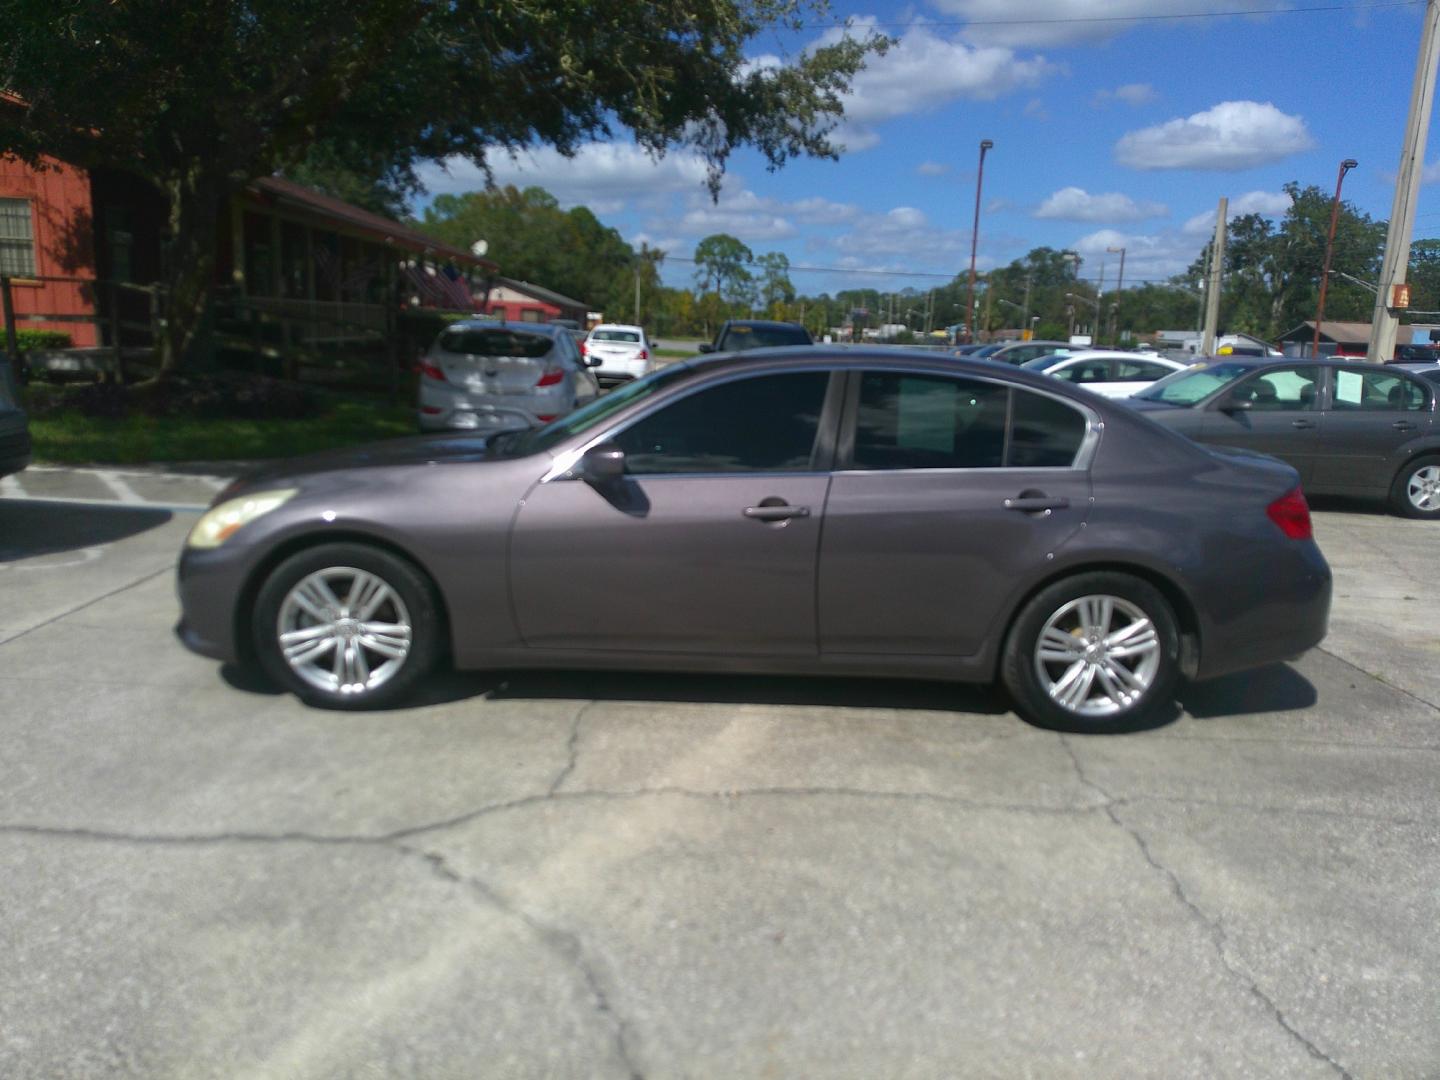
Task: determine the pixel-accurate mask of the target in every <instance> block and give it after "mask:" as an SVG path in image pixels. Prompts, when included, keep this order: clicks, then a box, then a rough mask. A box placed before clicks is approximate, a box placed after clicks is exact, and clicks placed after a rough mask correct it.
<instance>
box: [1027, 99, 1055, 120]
mask: <svg viewBox="0 0 1440 1080" xmlns="http://www.w3.org/2000/svg"><path fill="white" fill-rule="evenodd" d="M1020 111H1021V112H1022V113H1023V114H1024V115H1026V116H1028V117H1030V119H1031V120H1049V119H1050V113H1049V111H1048V110H1047V109H1046V108H1045V102H1043V101H1041V100H1040V99H1039V98H1031V99H1030V100H1029V101H1027V102H1026V103H1025V108H1023V109H1021V110H1020Z"/></svg>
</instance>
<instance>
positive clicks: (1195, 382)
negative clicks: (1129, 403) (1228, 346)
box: [1131, 364, 1255, 405]
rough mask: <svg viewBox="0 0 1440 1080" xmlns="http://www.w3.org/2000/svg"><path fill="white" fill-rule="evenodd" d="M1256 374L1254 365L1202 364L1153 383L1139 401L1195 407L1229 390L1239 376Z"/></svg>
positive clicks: (1140, 396) (1138, 395)
mask: <svg viewBox="0 0 1440 1080" xmlns="http://www.w3.org/2000/svg"><path fill="white" fill-rule="evenodd" d="M1254 370H1255V365H1254V364H1201V365H1199V366H1197V367H1193V368H1188V369H1187V370H1185V371H1177V372H1176V373H1175V374H1174V375H1171V376H1169V377H1168V378H1164V379H1161V380H1160V381H1159V382H1157V383H1152V384H1151V385H1150V386H1147V387H1146V388H1145V389H1144V390H1141V391H1140V392H1139V393H1138V394H1133V395H1131V396H1132V397H1135V398H1139V399H1140V400H1142V401H1163V402H1166V403H1167V404H1170V405H1194V404H1195V403H1196V402H1197V401H1203V400H1204V399H1205V398H1207V397H1209V396H1210V395H1211V394H1213V393H1215V391H1216V390H1219V389H1220V388H1221V387H1222V386H1228V385H1229V384H1230V383H1232V382H1234V381H1235V380H1236V379H1238V378H1240V377H1241V376H1242V375H1248V374H1249V373H1250V372H1252V371H1254Z"/></svg>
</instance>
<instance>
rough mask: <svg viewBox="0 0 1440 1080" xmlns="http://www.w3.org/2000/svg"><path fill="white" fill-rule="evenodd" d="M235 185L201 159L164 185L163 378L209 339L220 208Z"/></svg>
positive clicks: (190, 358)
mask: <svg viewBox="0 0 1440 1080" xmlns="http://www.w3.org/2000/svg"><path fill="white" fill-rule="evenodd" d="M231 190H232V189H231V186H230V184H229V183H228V181H227V178H226V177H225V176H224V175H223V174H220V175H217V174H215V173H213V172H211V171H210V170H209V169H207V168H206V167H205V165H204V164H203V163H200V162H197V163H195V164H193V165H192V166H191V167H190V168H189V169H187V170H186V172H185V173H183V174H181V175H179V176H176V177H172V178H171V179H170V180H168V181H167V182H166V183H165V185H164V191H165V194H166V195H167V196H168V197H169V200H170V229H169V234H168V236H167V237H166V239H165V243H164V246H163V260H164V261H163V265H164V268H165V277H166V280H165V283H164V284H165V290H166V295H165V304H164V311H165V326H164V329H163V330H162V331H161V334H160V340H159V342H158V343H157V344H158V352H159V360H160V370H159V373H158V375H157V378H161V379H164V378H168V377H169V376H172V375H174V374H175V373H176V372H178V371H180V370H181V369H182V368H184V367H185V366H186V365H188V364H191V363H193V361H194V359H195V356H196V354H197V353H198V352H200V351H201V347H202V346H203V345H204V341H203V335H202V330H203V328H204V327H205V316H206V313H207V310H208V309H209V306H210V301H211V298H212V297H213V295H214V290H215V260H216V248H217V244H218V229H219V223H220V214H221V211H222V209H223V207H224V204H225V202H226V196H227V195H229V194H230V193H231Z"/></svg>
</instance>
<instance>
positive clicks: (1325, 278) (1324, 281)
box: [1310, 158, 1359, 356]
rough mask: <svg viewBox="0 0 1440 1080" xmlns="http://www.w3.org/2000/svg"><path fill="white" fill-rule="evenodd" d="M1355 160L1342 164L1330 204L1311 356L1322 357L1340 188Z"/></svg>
mask: <svg viewBox="0 0 1440 1080" xmlns="http://www.w3.org/2000/svg"><path fill="white" fill-rule="evenodd" d="M1358 164H1359V162H1357V161H1356V160H1355V159H1354V158H1346V159H1345V160H1344V161H1342V162H1341V163H1340V174H1339V175H1338V176H1337V177H1336V178H1335V201H1334V202H1333V203H1331V204H1330V235H1329V236H1328V237H1326V239H1325V269H1324V270H1322V271H1321V273H1320V304H1319V306H1317V307H1316V309H1315V338H1314V340H1313V341H1312V342H1311V343H1310V355H1311V356H1319V355H1320V324H1321V323H1322V322H1324V321H1325V291H1326V289H1327V288H1328V287H1329V285H1330V256H1331V255H1333V254H1334V253H1335V223H1336V222H1337V221H1339V220H1340V186H1341V185H1342V184H1344V183H1345V174H1346V173H1347V172H1349V171H1350V170H1351V169H1353V168H1355V166H1356V165H1358Z"/></svg>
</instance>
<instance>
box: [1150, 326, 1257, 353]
mask: <svg viewBox="0 0 1440 1080" xmlns="http://www.w3.org/2000/svg"><path fill="white" fill-rule="evenodd" d="M1204 337H1205V335H1204V334H1203V333H1202V332H1201V331H1199V330H1161V331H1158V332H1157V333H1156V334H1155V348H1156V349H1158V350H1159V351H1161V352H1184V353H1191V354H1198V353H1199V352H1200V345H1201V342H1202V341H1203V340H1204ZM1226 345H1229V346H1230V347H1231V348H1232V349H1236V350H1242V349H1243V350H1245V352H1246V353H1247V354H1249V355H1260V356H1270V355H1276V356H1278V355H1279V354H1280V351H1279V350H1278V349H1276V348H1275V346H1274V345H1272V344H1271V343H1270V342H1268V341H1266V340H1265V339H1264V338H1258V337H1256V336H1255V335H1254V334H1221V335H1220V336H1219V337H1217V338H1216V339H1215V349H1216V351H1217V352H1218V351H1219V350H1220V349H1222V348H1224V347H1225V346H1226ZM1255 350H1259V352H1258V353H1257V352H1255Z"/></svg>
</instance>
